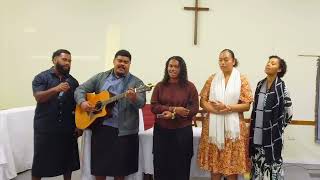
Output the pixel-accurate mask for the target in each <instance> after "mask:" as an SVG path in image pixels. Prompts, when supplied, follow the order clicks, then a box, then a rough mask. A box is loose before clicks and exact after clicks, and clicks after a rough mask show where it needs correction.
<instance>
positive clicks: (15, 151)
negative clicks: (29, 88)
mask: <svg viewBox="0 0 320 180" xmlns="http://www.w3.org/2000/svg"><path fill="white" fill-rule="evenodd" d="M34 110H35V106H29V107H22V108H14V109H9V110H2V111H0V179H1V180H2V179H4V180H6V179H12V178H14V177H15V176H16V175H17V173H19V172H22V171H25V170H28V169H31V166H32V158H33V117H34Z"/></svg>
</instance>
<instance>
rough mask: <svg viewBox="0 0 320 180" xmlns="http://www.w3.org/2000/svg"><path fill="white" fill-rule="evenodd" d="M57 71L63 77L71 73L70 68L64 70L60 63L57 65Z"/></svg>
mask: <svg viewBox="0 0 320 180" xmlns="http://www.w3.org/2000/svg"><path fill="white" fill-rule="evenodd" d="M56 69H57V71H58V72H59V73H61V74H63V75H67V74H69V72H70V68H68V69H64V68H63V66H62V65H61V64H59V63H57V64H56Z"/></svg>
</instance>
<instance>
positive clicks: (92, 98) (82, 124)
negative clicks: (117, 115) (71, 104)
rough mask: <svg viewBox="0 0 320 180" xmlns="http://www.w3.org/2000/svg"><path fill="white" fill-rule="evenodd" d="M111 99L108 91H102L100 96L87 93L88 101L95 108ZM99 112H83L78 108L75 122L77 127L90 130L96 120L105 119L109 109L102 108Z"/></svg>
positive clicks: (78, 106)
mask: <svg viewBox="0 0 320 180" xmlns="http://www.w3.org/2000/svg"><path fill="white" fill-rule="evenodd" d="M110 97H111V94H110V93H109V92H107V91H102V92H100V93H99V94H94V93H87V101H89V103H90V104H91V105H93V106H96V107H97V106H99V104H100V103H101V102H103V101H106V100H108V99H109V98H110ZM99 109H100V110H99V111H95V112H86V111H83V110H82V109H81V107H80V105H77V106H76V112H75V120H76V126H77V128H79V129H86V128H88V127H89V126H90V125H91V124H92V123H93V122H95V120H96V119H97V118H99V117H104V116H106V115H107V114H108V111H107V110H106V109H107V108H106V107H105V106H102V107H100V108H99Z"/></svg>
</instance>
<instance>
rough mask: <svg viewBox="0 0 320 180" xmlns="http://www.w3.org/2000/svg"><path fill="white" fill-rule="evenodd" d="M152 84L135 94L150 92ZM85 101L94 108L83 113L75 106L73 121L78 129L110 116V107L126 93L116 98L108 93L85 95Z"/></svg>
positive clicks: (139, 88)
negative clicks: (74, 120)
mask: <svg viewBox="0 0 320 180" xmlns="http://www.w3.org/2000/svg"><path fill="white" fill-rule="evenodd" d="M152 87H153V85H152V84H147V85H143V86H140V87H138V88H135V89H134V90H135V92H136V93H141V92H145V91H150V90H151V89H152ZM86 96H87V97H86V99H87V101H88V102H89V103H90V104H91V105H92V106H93V107H94V110H93V111H92V112H86V111H83V110H82V109H81V107H80V105H77V106H76V110H75V111H76V112H75V119H76V126H77V128H79V129H86V128H88V127H89V126H90V125H92V124H93V123H94V122H95V121H96V119H97V118H100V117H104V116H109V115H111V114H112V113H111V111H110V110H109V109H112V106H113V105H114V102H116V101H117V100H119V99H121V98H124V97H126V93H121V94H118V95H116V96H112V94H110V93H109V92H108V91H102V92H100V93H99V94H95V93H87V94H86Z"/></svg>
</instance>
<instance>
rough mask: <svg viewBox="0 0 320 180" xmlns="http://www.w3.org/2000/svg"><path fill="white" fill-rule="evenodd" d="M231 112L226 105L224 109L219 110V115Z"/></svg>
mask: <svg viewBox="0 0 320 180" xmlns="http://www.w3.org/2000/svg"><path fill="white" fill-rule="evenodd" d="M230 112H232V109H231V107H230V106H229V105H226V106H225V108H224V109H221V110H219V113H221V114H225V113H230Z"/></svg>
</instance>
